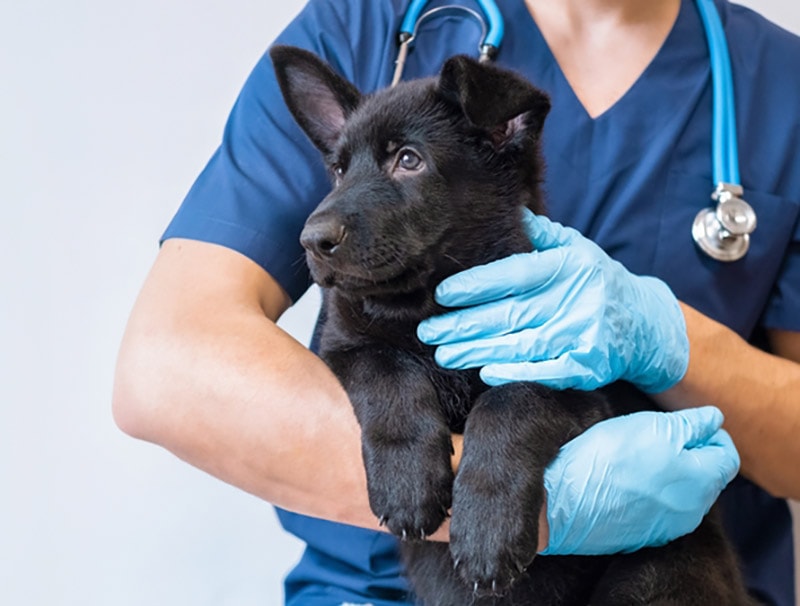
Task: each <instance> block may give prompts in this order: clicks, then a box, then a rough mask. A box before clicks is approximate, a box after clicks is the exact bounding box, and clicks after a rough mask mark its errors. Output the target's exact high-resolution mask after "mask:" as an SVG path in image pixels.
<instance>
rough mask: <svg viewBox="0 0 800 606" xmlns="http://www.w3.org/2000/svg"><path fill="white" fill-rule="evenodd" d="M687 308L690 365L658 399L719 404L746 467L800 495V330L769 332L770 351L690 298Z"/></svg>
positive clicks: (762, 480) (776, 489)
mask: <svg viewBox="0 0 800 606" xmlns="http://www.w3.org/2000/svg"><path fill="white" fill-rule="evenodd" d="M681 307H682V309H683V312H684V317H685V319H686V328H687V332H688V335H689V343H690V355H689V367H688V370H687V372H686V375H685V376H684V378H683V379H682V380H681V381H680V382H679V383H678V384H677V385H676V386H675V387H673V388H672V389H670V390H668V391H666V392H664V393H662V394H659V395H658V396H656V399H657V400H658V401H659V402H660V403H661V404H662V405H664V406H665V407H668V408H671V409H677V408H686V407H688V406H698V405H702V404H709V403H710V404H714V405H715V406H717V407H719V408H720V410H722V411H723V413H724V414H725V428H726V429H727V430H728V431H729V432H730V434H731V436H732V437H733V439H734V442H735V443H736V446H737V448H738V450H739V454H740V456H741V460H742V473H743V474H744V475H745V476H747V477H749V478H750V479H752V480H753V481H754V482H755V483H756V484H758V485H760V486H762V487H763V488H764V489H766V490H767V491H768V492H770V493H772V494H773V495H775V496H781V497H786V498H793V499H800V470H799V469H798V466H797V461H800V439H799V438H798V436H800V333H798V332H789V331H773V332H772V333H770V341H771V346H772V349H773V351H774V354H775V355H771V354H768V353H765V352H763V351H761V350H760V349H757V348H755V347H752V346H751V345H749V344H748V343H747V342H746V341H744V340H743V339H742V338H741V337H739V336H738V335H737V334H736V333H734V332H733V331H731V330H730V329H728V328H726V327H725V326H723V325H722V324H719V323H718V322H715V321H714V320H712V319H710V318H708V317H706V316H704V315H703V314H701V313H700V312H698V311H696V310H694V309H693V308H691V307H689V306H688V305H685V304H681Z"/></svg>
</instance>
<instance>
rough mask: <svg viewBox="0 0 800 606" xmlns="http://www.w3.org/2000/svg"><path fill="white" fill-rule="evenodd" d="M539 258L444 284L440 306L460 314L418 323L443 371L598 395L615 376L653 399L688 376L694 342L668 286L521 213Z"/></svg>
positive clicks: (567, 231)
mask: <svg viewBox="0 0 800 606" xmlns="http://www.w3.org/2000/svg"><path fill="white" fill-rule="evenodd" d="M524 221H525V227H526V230H527V233H528V236H529V237H530V240H531V243H532V244H533V246H534V248H535V249H536V250H535V251H534V252H531V253H525V254H518V255H513V256H510V257H507V258H505V259H500V260H499V261H495V262H493V263H489V264H487V265H481V266H478V267H473V268H471V269H468V270H466V271H463V272H460V273H458V274H455V275H453V276H451V277H449V278H447V279H446V280H444V281H443V282H442V283H441V284H439V286H438V287H437V289H436V293H435V296H436V300H437V301H438V302H439V303H440V304H441V305H444V306H446V307H462V308H464V309H460V310H458V311H454V312H450V313H447V314H444V315H440V316H435V317H433V318H430V319H428V320H425V321H424V322H422V323H421V324H420V325H419V327H418V330H417V335H418V337H419V339H420V340H421V341H422V342H424V343H427V344H429V345H437V346H438V347H437V349H436V354H435V355H436V361H437V362H438V363H439V364H440V365H442V366H444V367H446V368H475V367H482V368H481V378H482V379H483V381H484V382H485V383H487V384H489V385H499V384H501V383H506V382H509V381H537V382H539V383H542V384H544V385H547V386H549V387H553V388H555V389H564V388H568V387H572V388H577V389H587V390H588V389H595V388H597V387H600V386H602V385H606V384H608V383H611V382H613V381H616V380H618V379H624V380H626V381H629V382H631V383H633V384H634V385H636V386H637V387H639V388H640V389H642V390H643V391H646V392H649V393H658V392H661V391H665V390H667V389H668V388H670V387H672V386H673V385H675V384H676V383H677V382H678V381H680V380H681V379H682V378H683V375H684V374H685V373H686V368H687V366H688V363H689V341H688V337H687V335H686V324H685V321H684V318H683V313H682V312H681V309H680V306H679V305H678V301H677V299H676V298H675V296H674V295H673V294H672V291H670V289H669V287H668V286H667V285H666V284H664V282H662V281H661V280H659V279H657V278H652V277H643V276H636V275H634V274H632V273H630V272H629V271H627V270H626V269H625V268H624V267H623V266H622V264H620V263H618V262H616V261H614V260H612V259H611V258H610V257H609V256H608V255H607V254H606V253H605V252H603V250H602V249H600V247H599V246H597V245H596V244H594V243H593V242H591V241H590V240H588V239H586V238H584V237H583V236H582V235H581V234H580V233H578V232H577V231H575V230H574V229H571V228H568V227H563V226H562V225H559V224H558V223H553V222H551V221H549V220H548V219H546V218H544V217H540V216H535V215H534V214H533V213H531V212H530V211H528V210H527V209H525V216H524Z"/></svg>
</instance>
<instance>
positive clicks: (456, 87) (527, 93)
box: [439, 55, 550, 149]
mask: <svg viewBox="0 0 800 606" xmlns="http://www.w3.org/2000/svg"><path fill="white" fill-rule="evenodd" d="M439 90H440V91H441V92H442V94H443V95H444V96H445V97H447V98H449V99H451V100H453V101H455V102H456V103H458V104H459V105H460V106H461V108H462V109H463V110H464V114H465V115H466V117H467V119H468V120H469V121H470V122H472V123H473V124H475V125H476V126H479V127H481V128H485V129H487V130H488V131H489V134H490V136H491V138H492V142H493V143H494V145H495V147H496V148H497V149H500V148H503V147H505V146H506V145H507V144H508V143H509V142H512V141H515V140H519V138H520V137H521V136H523V135H525V134H527V135H530V136H533V137H534V138H538V137H539V135H540V134H541V131H542V126H543V125H544V119H545V117H546V116H547V113H548V112H549V111H550V99H549V97H548V96H547V95H546V94H545V93H543V92H542V91H540V90H539V89H537V88H536V87H535V86H533V85H532V84H531V83H530V82H528V81H527V80H525V79H524V78H523V77H521V76H519V75H517V74H515V73H514V72H511V71H508V70H504V69H501V68H499V67H495V66H494V65H491V64H488V63H480V62H478V61H476V60H475V59H472V58H470V57H466V56H463V55H459V56H456V57H453V58H451V59H448V60H447V62H445V64H444V66H443V67H442V71H441V73H440V75H439Z"/></svg>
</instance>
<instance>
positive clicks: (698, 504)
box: [542, 406, 739, 555]
mask: <svg viewBox="0 0 800 606" xmlns="http://www.w3.org/2000/svg"><path fill="white" fill-rule="evenodd" d="M721 426H722V413H721V412H720V411H719V410H718V409H716V408H714V407H711V406H707V407H704V408H693V409H688V410H684V411H680V412H673V413H663V412H639V413H634V414H631V415H627V416H624V417H616V418H614V419H609V420H607V421H603V422H601V423H598V424H597V425H594V426H593V427H591V428H589V429H588V430H587V431H586V432H585V433H583V434H581V435H580V436H578V437H577V438H575V439H574V440H572V441H570V442H568V443H567V444H565V445H564V446H563V447H562V448H561V450H560V452H559V454H558V456H557V457H556V459H555V460H554V461H553V462H552V463H551V464H550V465H549V466H548V468H547V469H546V470H545V475H544V483H545V488H546V489H547V521H548V524H549V526H550V539H549V542H548V545H547V549H545V550H544V551H543V552H542V553H543V554H545V555H556V554H558V555H567V554H575V555H599V554H609V553H618V552H629V551H635V550H637V549H640V548H642V547H648V546H649V547H655V546H658V545H664V544H665V543H668V542H669V541H671V540H673V539H676V538H678V537H680V536H682V535H684V534H686V533H689V532H691V531H693V530H694V529H695V528H697V526H698V525H699V524H700V521H701V520H702V518H703V516H704V515H705V514H706V513H707V512H708V510H709V509H710V508H711V505H712V504H713V503H714V501H715V500H716V499H717V497H718V496H719V493H720V492H721V491H722V489H723V488H724V487H725V486H726V485H727V484H728V482H730V481H731V480H732V479H733V477H734V476H735V475H736V472H737V470H738V469H739V455H738V453H737V452H736V448H735V447H734V445H733V442H732V441H731V438H730V436H729V435H728V434H727V432H726V431H725V430H723V429H720V427H721Z"/></svg>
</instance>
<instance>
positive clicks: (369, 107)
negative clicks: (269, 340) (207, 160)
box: [271, 46, 750, 606]
mask: <svg viewBox="0 0 800 606" xmlns="http://www.w3.org/2000/svg"><path fill="white" fill-rule="evenodd" d="M271 56H272V59H273V62H274V65H275V69H276V73H277V76H278V81H279V83H280V86H281V90H282V92H283V95H284V97H285V99H286V102H287V105H288V107H289V109H290V110H291V112H292V114H293V115H294V116H295V118H296V119H297V122H298V123H299V124H300V125H301V127H302V128H303V129H304V130H305V131H306V133H307V134H308V136H309V137H310V139H311V140H312V141H313V142H314V143H315V144H316V145H317V147H318V148H319V149H320V150H321V151H322V153H323V154H324V156H325V161H326V164H327V165H328V166H329V167H330V170H331V177H332V179H333V181H334V188H333V191H332V192H331V193H330V194H329V195H328V196H327V197H326V198H325V199H324V200H323V201H322V202H321V203H320V205H319V207H318V208H317V209H316V210H315V211H314V212H313V213H312V214H311V216H310V217H309V218H308V221H307V222H306V226H305V228H304V230H303V233H302V236H301V241H302V243H303V245H304V246H305V248H306V249H307V261H308V265H309V268H310V270H311V273H312V276H313V278H314V280H315V281H316V282H317V283H319V284H320V285H321V286H322V287H323V293H324V303H323V304H324V308H325V309H324V313H325V316H326V318H327V321H326V323H325V325H324V328H323V334H322V338H321V351H320V355H321V356H322V357H323V359H324V360H325V361H326V362H327V363H328V365H329V366H330V367H331V369H332V370H333V372H334V373H335V374H336V376H337V377H338V378H339V379H340V381H341V382H342V384H343V386H344V387H345V389H346V390H347V393H348V394H349V396H350V399H351V401H352V403H353V406H354V408H355V412H356V415H357V417H358V420H359V423H360V424H361V428H362V441H363V455H364V463H365V466H366V470H367V480H368V489H369V498H370V505H371V507H372V510H373V511H374V512H375V514H376V516H378V517H379V518H380V519H381V520H382V521H383V522H384V523H385V524H386V526H387V527H388V529H389V530H390V531H391V532H393V533H394V534H395V535H397V536H399V537H401V538H402V539H405V541H404V543H403V547H404V549H403V552H404V557H405V560H406V565H407V571H408V576H409V578H410V580H411V583H412V586H413V587H414V589H415V592H416V594H417V595H418V597H419V598H420V600H422V601H423V602H424V603H425V604H426V605H427V606H448V605H453V606H464V605H467V604H476V605H484V604H495V605H498V606H499V605H505V604H508V605H512V604H513V605H521V606H524V605H551V604H552V605H555V604H560V605H581V606H583V605H586V604H592V605H593V606H599V605H609V606H610V605H614V606H620V605H626V604H650V605H663V606H667V605H681V606H689V605H697V606H709V605H714V606H716V605H744V604H748V603H750V602H749V600H748V598H747V597H746V595H745V591H744V589H743V587H742V583H741V580H740V577H739V573H738V571H737V565H736V562H735V559H734V557H733V554H732V552H731V550H730V548H729V546H728V544H727V543H726V541H725V539H724V537H723V535H722V532H721V530H720V528H719V525H718V523H717V522H716V521H715V520H714V519H712V518H711V517H709V518H707V519H706V520H705V521H704V523H703V525H702V526H701V527H700V529H698V531H696V532H695V533H694V534H692V535H689V536H687V537H684V538H682V539H680V540H677V541H674V542H673V543H671V544H669V545H668V546H666V547H663V548H659V549H643V550H641V551H639V552H637V553H635V554H629V555H620V556H607V557H539V558H535V559H534V555H535V553H536V547H537V537H538V527H537V523H538V516H539V512H540V510H541V506H542V502H543V473H544V469H545V467H546V466H547V464H548V463H549V462H550V461H551V460H552V459H553V458H554V457H555V456H556V453H557V452H558V449H559V447H560V446H561V445H562V444H564V443H565V442H567V441H568V440H569V439H571V438H572V437H574V436H576V435H578V434H579V433H580V432H582V431H584V430H585V429H586V428H587V427H589V426H591V425H592V424H594V423H596V422H598V421H599V420H601V419H604V418H607V417H609V416H611V415H613V414H618V413H619V411H616V410H612V409H611V407H610V406H609V404H608V403H607V401H606V400H605V399H604V398H603V397H602V396H600V395H599V394H592V393H585V392H578V391H565V392H555V391H551V390H549V389H546V388H544V387H542V386H540V385H537V384H533V383H514V384H509V385H504V386H501V387H494V388H488V387H487V386H486V385H484V384H483V383H482V382H481V381H480V380H479V378H478V376H477V373H476V372H475V371H451V370H446V369H443V368H441V367H439V366H438V365H437V364H436V363H435V361H434V360H433V350H432V348H431V347H428V346H425V345H423V344H422V343H421V342H420V341H419V340H417V338H416V327H417V324H418V323H419V322H420V321H421V320H422V319H424V318H427V317H429V316H431V315H433V314H437V313H441V312H444V311H445V310H444V309H443V308H441V307H440V306H439V305H437V304H436V302H435V301H434V299H433V291H434V288H435V286H436V285H437V284H438V283H439V282H440V281H441V280H442V279H444V278H445V277H447V276H449V275H451V274H453V273H455V272H457V271H460V270H462V269H465V268H467V267H471V266H474V265H478V264H483V263H487V262H490V261H493V260H496V259H499V258H502V257H505V256H507V255H510V254H514V253H520V252H526V251H529V250H530V249H531V245H530V242H529V241H528V239H527V238H526V236H525V234H524V232H523V229H522V226H521V209H522V208H523V207H528V208H530V209H531V210H533V211H534V212H536V213H542V212H544V204H543V201H542V196H541V193H540V187H539V184H540V180H541V170H542V165H543V164H542V161H541V158H540V154H539V137H540V135H541V129H542V124H543V122H544V119H545V116H546V114H547V112H548V110H549V107H550V102H549V100H548V98H547V97H546V96H545V95H544V94H543V93H541V92H540V91H538V90H537V89H536V88H534V87H533V86H532V85H530V84H529V83H528V82H527V81H525V80H524V79H522V78H520V77H519V76H517V75H515V74H513V73H511V72H508V71H505V70H501V69H499V68H496V67H492V66H488V65H484V64H479V63H477V62H476V61H473V60H472V59H469V58H466V57H454V58H452V59H450V60H448V61H447V62H446V64H445V65H444V67H443V69H442V71H441V74H440V75H439V77H438V78H430V79H424V80H417V81H410V82H406V83H403V84H400V85H398V86H397V87H395V88H393V89H388V90H384V91H380V92H378V93H376V94H374V95H371V96H362V95H361V94H360V93H359V92H358V91H357V90H356V89H355V87H354V86H353V85H352V84H350V83H349V82H347V81H346V80H344V79H343V78H341V77H340V76H338V75H337V74H336V73H335V72H333V71H332V70H331V69H330V68H329V67H327V66H326V65H325V64H324V63H323V62H322V61H320V60H319V59H317V58H316V57H315V56H314V55H312V54H311V53H308V52H306V51H303V50H300V49H295V48H291V47H285V46H276V47H274V48H273V49H272V50H271ZM452 432H463V434H464V453H463V458H462V460H461V464H460V467H459V469H458V473H457V474H455V475H454V473H453V470H452V468H451V462H450V456H451V449H452V444H451V437H450V436H451V433H452ZM449 510H452V520H451V525H450V543H449V545H448V544H445V543H435V542H431V541H424V540H423V539H424V538H425V537H426V536H428V535H430V534H431V533H433V532H434V531H435V530H436V529H437V528H438V527H439V526H440V525H441V524H442V522H443V521H444V519H445V518H446V517H447V516H448V511H449Z"/></svg>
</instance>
